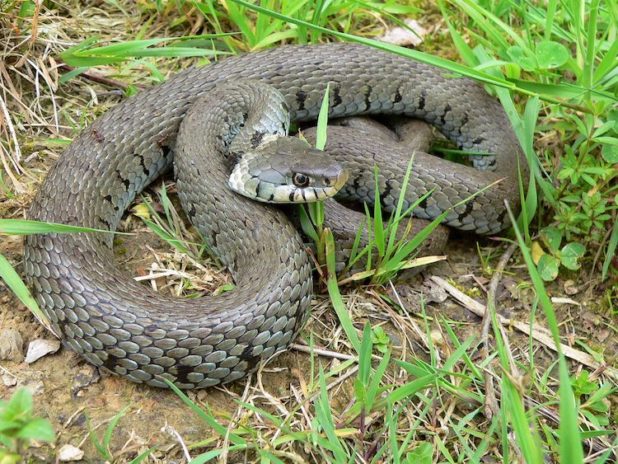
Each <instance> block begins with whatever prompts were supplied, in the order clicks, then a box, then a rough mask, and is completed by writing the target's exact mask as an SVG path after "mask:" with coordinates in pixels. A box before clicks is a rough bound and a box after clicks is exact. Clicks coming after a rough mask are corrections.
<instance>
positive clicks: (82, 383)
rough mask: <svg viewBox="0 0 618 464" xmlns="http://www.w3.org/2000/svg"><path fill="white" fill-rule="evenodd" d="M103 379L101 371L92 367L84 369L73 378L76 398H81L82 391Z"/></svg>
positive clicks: (73, 390)
mask: <svg viewBox="0 0 618 464" xmlns="http://www.w3.org/2000/svg"><path fill="white" fill-rule="evenodd" d="M100 379H101V376H100V375H99V370H98V369H97V368H96V367H94V366H91V365H86V366H84V367H82V368H81V369H80V370H79V372H78V373H77V374H76V375H75V377H74V378H73V386H72V387H71V390H72V392H73V395H74V396H81V393H82V390H83V389H85V388H86V387H88V386H89V385H92V384H93V383H96V382H98V381H99V380H100Z"/></svg>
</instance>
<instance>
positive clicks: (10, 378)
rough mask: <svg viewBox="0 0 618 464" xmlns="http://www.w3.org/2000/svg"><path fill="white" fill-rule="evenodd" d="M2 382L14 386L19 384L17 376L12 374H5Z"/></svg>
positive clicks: (7, 385)
mask: <svg viewBox="0 0 618 464" xmlns="http://www.w3.org/2000/svg"><path fill="white" fill-rule="evenodd" d="M2 383H3V384H4V386H5V387H14V386H15V385H17V377H15V376H14V375H11V374H3V375H2Z"/></svg>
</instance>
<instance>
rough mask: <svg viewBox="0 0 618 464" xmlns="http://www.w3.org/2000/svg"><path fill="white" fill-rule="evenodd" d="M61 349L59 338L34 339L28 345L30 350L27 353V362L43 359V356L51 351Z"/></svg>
mask: <svg viewBox="0 0 618 464" xmlns="http://www.w3.org/2000/svg"><path fill="white" fill-rule="evenodd" d="M59 349H60V341H59V340H47V339H43V338H37V339H36V340H32V341H31V342H30V344H29V345H28V352H27V353H26V362H27V363H28V364H31V363H33V362H34V361H36V360H38V359H41V358H42V357H43V356H45V355H47V354H49V353H55V352H56V351H58V350H59Z"/></svg>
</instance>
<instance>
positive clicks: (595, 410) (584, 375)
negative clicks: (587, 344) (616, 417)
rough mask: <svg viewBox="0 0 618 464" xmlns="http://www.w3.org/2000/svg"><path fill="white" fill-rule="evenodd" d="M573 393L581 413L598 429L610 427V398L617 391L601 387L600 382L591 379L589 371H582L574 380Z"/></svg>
mask: <svg viewBox="0 0 618 464" xmlns="http://www.w3.org/2000/svg"><path fill="white" fill-rule="evenodd" d="M572 382H573V393H574V394H575V401H576V402H577V405H578V408H579V412H580V413H581V414H583V415H584V416H586V419H588V420H589V421H590V423H591V424H593V425H594V426H595V427H596V428H603V427H607V426H608V425H609V415H610V405H611V400H610V396H611V395H613V394H615V393H616V389H615V388H612V387H611V386H610V385H599V383H598V381H595V380H592V379H591V378H590V373H589V372H588V371H582V372H581V373H580V374H579V375H578V376H577V377H574V378H573V379H572Z"/></svg>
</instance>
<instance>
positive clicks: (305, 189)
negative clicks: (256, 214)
mask: <svg viewBox="0 0 618 464" xmlns="http://www.w3.org/2000/svg"><path fill="white" fill-rule="evenodd" d="M347 180H348V172H347V171H346V170H345V169H343V167H342V166H341V165H340V164H339V163H337V162H336V161H333V159H332V158H331V157H329V156H328V155H327V154H326V153H324V152H323V151H321V150H317V149H315V148H312V147H310V146H309V145H308V144H307V143H306V142H304V141H303V140H300V139H298V138H295V137H273V138H269V139H268V140H265V141H264V143H263V144H262V145H260V146H259V147H258V148H257V149H256V150H254V151H251V152H247V153H245V154H244V155H243V156H242V157H241V158H240V160H239V161H238V163H237V164H236V166H235V167H234V169H233V170H232V174H231V175H230V178H229V181H228V184H229V186H230V188H231V189H232V190H234V191H235V192H238V193H240V194H241V195H244V196H246V197H248V198H251V199H253V200H257V201H262V202H265V203H310V202H314V201H320V200H324V199H326V198H330V197H332V196H334V195H335V194H336V193H337V192H338V191H339V190H340V189H341V187H343V185H344V184H345V183H346V181H347Z"/></svg>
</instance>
